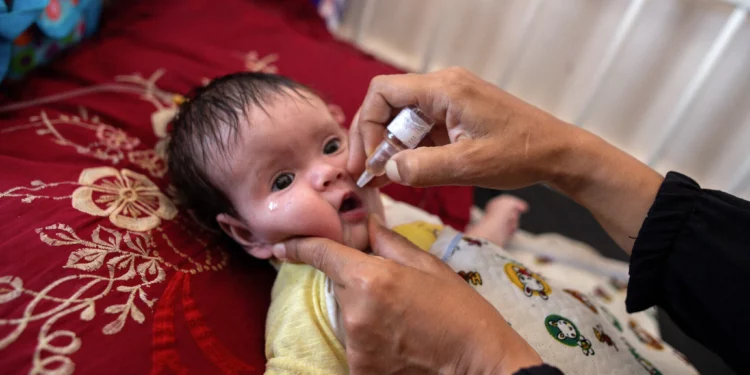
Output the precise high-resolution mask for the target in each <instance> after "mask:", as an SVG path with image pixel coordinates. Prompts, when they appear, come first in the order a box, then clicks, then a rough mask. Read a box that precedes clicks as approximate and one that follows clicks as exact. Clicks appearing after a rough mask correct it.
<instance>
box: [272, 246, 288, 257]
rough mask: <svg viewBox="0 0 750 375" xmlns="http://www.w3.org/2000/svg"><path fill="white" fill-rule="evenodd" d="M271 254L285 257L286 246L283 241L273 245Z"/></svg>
mask: <svg viewBox="0 0 750 375" xmlns="http://www.w3.org/2000/svg"><path fill="white" fill-rule="evenodd" d="M273 256H275V257H276V258H277V259H283V260H285V259H286V246H284V244H283V243H277V244H276V245H273Z"/></svg>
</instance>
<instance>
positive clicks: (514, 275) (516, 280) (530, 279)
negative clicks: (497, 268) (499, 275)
mask: <svg viewBox="0 0 750 375" xmlns="http://www.w3.org/2000/svg"><path fill="white" fill-rule="evenodd" d="M505 274H506V275H507V276H508V278H509V279H510V281H511V282H513V284H515V285H516V286H517V287H519V288H520V289H521V290H522V291H523V294H525V295H526V297H533V296H534V295H538V296H539V297H540V298H541V299H543V300H545V301H546V300H547V299H548V298H549V295H550V293H552V288H550V287H549V285H548V284H547V282H546V281H544V279H542V277H541V276H539V275H537V274H535V273H533V272H531V271H529V270H528V269H526V267H523V266H521V265H518V264H513V263H507V264H506V265H505Z"/></svg>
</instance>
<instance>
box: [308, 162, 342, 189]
mask: <svg viewBox="0 0 750 375" xmlns="http://www.w3.org/2000/svg"><path fill="white" fill-rule="evenodd" d="M342 178H344V170H343V169H341V168H337V167H335V166H333V165H330V164H326V163H321V164H320V165H318V166H317V167H316V168H315V172H314V174H313V183H314V185H315V187H316V188H318V189H325V188H327V187H328V186H330V185H331V183H333V182H334V181H336V180H341V179H342Z"/></svg>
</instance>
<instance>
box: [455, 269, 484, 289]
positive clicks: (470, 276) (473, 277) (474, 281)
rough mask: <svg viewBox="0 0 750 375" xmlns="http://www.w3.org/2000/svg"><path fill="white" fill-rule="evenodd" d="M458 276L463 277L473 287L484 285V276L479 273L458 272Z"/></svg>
mask: <svg viewBox="0 0 750 375" xmlns="http://www.w3.org/2000/svg"><path fill="white" fill-rule="evenodd" d="M458 275H459V276H461V277H463V278H464V280H466V282H467V283H469V284H471V285H475V286H476V285H482V275H480V274H479V272H477V271H469V272H466V271H458Z"/></svg>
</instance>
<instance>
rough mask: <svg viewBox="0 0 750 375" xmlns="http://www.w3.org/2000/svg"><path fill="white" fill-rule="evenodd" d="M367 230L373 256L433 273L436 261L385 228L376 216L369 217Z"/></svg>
mask: <svg viewBox="0 0 750 375" xmlns="http://www.w3.org/2000/svg"><path fill="white" fill-rule="evenodd" d="M368 229H369V230H368V231H369V233H370V247H371V248H372V251H373V253H374V254H375V255H378V256H381V257H383V258H386V259H390V260H392V261H394V262H396V263H399V264H401V265H404V266H409V267H414V268H417V269H419V270H422V271H425V272H433V271H435V266H436V264H435V260H436V259H434V257H433V256H431V255H430V254H429V253H427V252H425V251H424V250H422V249H420V248H418V247H417V246H415V245H414V244H412V243H411V242H409V240H407V239H406V238H404V237H403V236H401V235H400V234H398V233H396V232H394V231H392V230H390V229H388V228H386V227H385V226H384V225H383V223H382V222H381V221H380V219H379V218H378V217H377V216H376V215H372V216H371V217H370V221H369V223H368Z"/></svg>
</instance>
